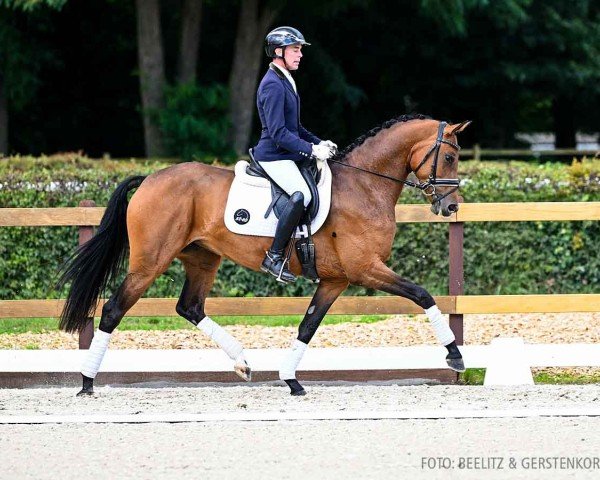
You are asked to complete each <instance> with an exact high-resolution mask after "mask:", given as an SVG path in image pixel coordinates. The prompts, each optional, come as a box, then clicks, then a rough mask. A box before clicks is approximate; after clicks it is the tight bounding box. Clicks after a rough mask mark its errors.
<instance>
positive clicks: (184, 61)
mask: <svg viewBox="0 0 600 480" xmlns="http://www.w3.org/2000/svg"><path fill="white" fill-rule="evenodd" d="M202 4H203V2H202V0H184V1H183V7H182V13H181V42H180V44H179V63H178V68H177V81H178V83H180V84H182V83H190V82H193V81H194V80H196V69H197V65H198V49H199V47H200V24H201V20H202Z"/></svg>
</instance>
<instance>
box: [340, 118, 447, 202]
mask: <svg viewBox="0 0 600 480" xmlns="http://www.w3.org/2000/svg"><path fill="white" fill-rule="evenodd" d="M422 122H432V128H435V126H434V123H435V122H434V121H431V120H413V121H409V122H406V123H398V124H396V125H394V126H392V127H390V128H388V129H385V130H382V131H381V132H379V133H378V134H377V135H375V136H374V137H371V138H369V139H367V140H366V141H365V142H364V143H363V144H362V145H360V146H359V147H357V148H355V149H354V150H353V151H352V152H350V153H349V154H348V156H347V160H346V161H347V162H348V164H350V165H352V166H354V167H358V168H362V169H365V170H369V171H371V172H376V173H379V174H382V175H386V176H388V177H393V178H396V179H398V180H400V181H399V182H394V181H393V180H390V179H387V178H381V177H378V176H376V175H370V174H367V173H361V172H356V171H353V172H352V173H350V172H348V173H349V174H350V175H352V177H353V181H354V182H355V185H356V188H360V189H363V190H364V191H365V193H368V192H378V193H377V195H372V196H371V198H373V197H376V199H375V198H374V200H378V201H379V202H380V203H381V207H382V208H385V207H389V206H392V207H394V206H395V205H396V203H397V201H398V198H399V197H400V194H401V193H402V188H403V187H404V184H403V183H402V182H403V181H404V180H406V177H408V174H409V173H410V169H409V167H408V162H409V157H410V151H411V149H412V147H413V146H414V145H415V144H416V143H418V142H419V141H422V140H424V139H425V138H427V136H429V135H431V132H429V129H428V128H427V129H425V131H426V132H427V135H424V133H423V132H424V129H423V123H422Z"/></svg>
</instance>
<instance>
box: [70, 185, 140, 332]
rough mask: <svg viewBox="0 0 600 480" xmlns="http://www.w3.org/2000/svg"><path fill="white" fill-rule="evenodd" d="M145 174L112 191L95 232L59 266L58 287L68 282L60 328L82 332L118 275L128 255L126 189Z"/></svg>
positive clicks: (130, 187)
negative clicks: (101, 297) (102, 295)
mask: <svg viewBox="0 0 600 480" xmlns="http://www.w3.org/2000/svg"><path fill="white" fill-rule="evenodd" d="M145 178H146V177H142V176H139V177H130V178H128V179H127V180H125V181H124V182H122V183H121V184H119V186H118V187H117V189H116V190H115V191H114V192H113V194H112V196H111V197H110V200H109V201H108V205H107V206H106V211H105V212H104V216H103V217H102V221H101V222H100V227H98V231H97V232H96V235H94V237H93V238H92V239H91V240H90V241H88V242H87V243H86V244H85V245H82V246H81V247H79V248H78V249H77V250H76V251H75V253H74V254H73V255H72V256H71V257H70V258H69V259H68V260H67V262H66V263H65V265H64V266H63V267H62V269H61V276H60V279H59V280H58V288H61V287H62V286H63V285H65V284H66V283H68V282H71V288H70V289H69V295H68V296H67V300H66V303H65V306H64V308H63V311H62V314H61V316H60V324H59V327H60V328H61V329H62V330H64V331H65V332H70V333H72V332H76V331H82V330H83V328H84V327H85V325H86V323H87V319H88V318H89V317H92V316H93V315H94V310H95V309H96V306H97V305H98V299H99V298H100V295H101V294H102V293H104V291H105V290H106V287H107V286H108V284H109V283H110V282H111V281H112V280H113V279H114V278H115V277H116V276H117V275H118V274H119V271H120V270H121V267H122V266H123V263H124V262H125V257H126V254H127V245H128V243H129V241H128V238H127V205H128V203H129V202H128V201H127V192H128V191H129V190H132V189H134V188H137V187H139V186H140V184H141V183H142V182H143V181H144V179H145Z"/></svg>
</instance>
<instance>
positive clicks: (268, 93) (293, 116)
mask: <svg viewBox="0 0 600 480" xmlns="http://www.w3.org/2000/svg"><path fill="white" fill-rule="evenodd" d="M256 106H257V107H258V116H259V117H260V123H261V124H262V132H261V135H260V140H259V141H258V144H257V145H256V147H254V151H253V154H254V158H255V159H256V160H258V161H261V162H270V161H274V160H294V161H295V162H300V161H303V160H307V159H308V158H310V156H311V152H312V145H311V144H313V143H314V144H316V145H318V144H319V142H321V139H320V138H319V137H317V136H316V135H314V134H312V133H311V132H309V131H308V130H306V129H305V128H304V127H303V126H302V124H301V123H300V97H299V95H298V94H297V93H296V92H295V91H294V87H292V84H291V83H290V82H289V80H287V79H286V78H285V75H284V74H283V72H281V71H279V69H278V68H277V67H276V66H275V65H271V66H270V68H269V70H268V71H267V73H266V74H265V76H264V77H263V79H262V80H261V82H260V85H259V86H258V93H257V94H256Z"/></svg>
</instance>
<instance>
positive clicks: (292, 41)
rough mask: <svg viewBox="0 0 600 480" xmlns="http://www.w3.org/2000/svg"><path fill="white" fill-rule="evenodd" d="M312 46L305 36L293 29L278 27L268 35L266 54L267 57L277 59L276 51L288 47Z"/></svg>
mask: <svg viewBox="0 0 600 480" xmlns="http://www.w3.org/2000/svg"><path fill="white" fill-rule="evenodd" d="M298 44H299V45H310V43H308V42H307V41H306V40H304V35H302V34H301V33H300V31H299V30H296V29H295V28H292V27H277V28H276V29H275V30H271V31H270V32H269V33H267V36H266V38H265V52H266V54H267V57H271V58H276V57H277V55H275V49H276V48H281V47H284V48H285V47H287V46H288V45H298Z"/></svg>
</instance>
